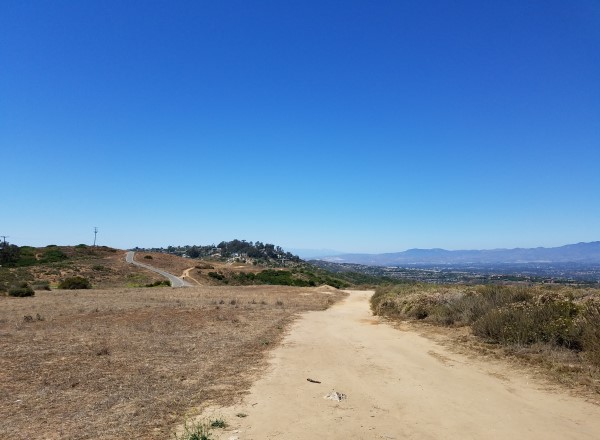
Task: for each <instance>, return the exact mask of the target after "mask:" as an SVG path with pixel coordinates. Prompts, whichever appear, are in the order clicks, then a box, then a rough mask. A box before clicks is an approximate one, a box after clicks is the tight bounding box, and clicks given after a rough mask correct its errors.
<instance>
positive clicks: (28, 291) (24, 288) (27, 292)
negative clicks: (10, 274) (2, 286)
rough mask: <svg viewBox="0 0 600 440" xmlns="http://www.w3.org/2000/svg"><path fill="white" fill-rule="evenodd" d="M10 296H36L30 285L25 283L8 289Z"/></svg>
mask: <svg viewBox="0 0 600 440" xmlns="http://www.w3.org/2000/svg"><path fill="white" fill-rule="evenodd" d="M8 294H9V295H10V296H16V297H25V296H33V295H35V292H34V291H33V289H32V288H31V287H30V286H29V284H27V283H25V282H23V283H19V284H18V285H16V286H13V287H11V288H10V289H8Z"/></svg>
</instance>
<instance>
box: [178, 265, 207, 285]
mask: <svg viewBox="0 0 600 440" xmlns="http://www.w3.org/2000/svg"><path fill="white" fill-rule="evenodd" d="M195 268H196V267H190V268H189V269H186V270H184V271H183V273H182V274H181V278H182V279H189V280H192V281H193V282H194V283H196V284H197V285H198V286H201V285H202V283H201V282H200V281H198V280H197V279H196V278H194V277H193V276H191V275H190V272H191V271H192V270H194V269H195Z"/></svg>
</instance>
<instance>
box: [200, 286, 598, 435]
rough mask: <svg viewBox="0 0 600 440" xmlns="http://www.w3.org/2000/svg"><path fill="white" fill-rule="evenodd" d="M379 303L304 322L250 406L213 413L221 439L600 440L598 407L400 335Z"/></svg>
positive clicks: (350, 302) (352, 302) (353, 302)
mask: <svg viewBox="0 0 600 440" xmlns="http://www.w3.org/2000/svg"><path fill="white" fill-rule="evenodd" d="M370 294H371V292H351V293H350V296H349V297H348V298H347V299H345V300H344V301H343V302H342V303H340V304H338V305H335V306H334V307H332V308H330V309H329V310H327V311H325V312H311V313H308V314H306V315H304V316H303V317H302V318H301V319H300V320H299V321H297V322H296V323H295V324H294V326H293V327H292V329H291V332H290V334H289V335H288V336H287V337H286V339H285V341H284V343H283V345H282V346H280V347H278V348H277V349H275V350H274V352H273V356H272V359H271V364H270V368H269V371H268V372H267V373H266V374H265V375H264V376H263V377H262V378H261V379H259V380H258V381H257V382H256V383H255V384H254V386H253V387H252V389H251V391H250V395H248V396H247V398H246V399H245V400H244V402H242V404H240V405H237V406H234V407H229V408H209V409H207V410H206V411H205V412H204V414H203V415H202V418H203V419H205V420H206V419H208V418H214V417H222V418H224V419H225V420H226V421H227V422H228V423H229V425H230V426H229V427H228V428H227V429H226V430H225V432H219V431H218V430H217V431H216V438H218V439H230V440H234V439H239V440H249V439H254V440H259V439H260V440H264V439H285V440H293V439H303V440H304V439H307V438H326V439H349V438H353V439H510V438H514V439H517V438H518V439H544V440H547V439H561V440H564V439H579V440H581V439H600V407H599V406H596V405H594V404H592V403H588V402H586V401H584V400H582V399H579V398H575V397H572V396H569V395H567V394H563V393H558V392H555V391H550V390H548V389H546V388H547V387H546V388H545V387H544V386H543V385H542V384H541V382H537V381H534V380H532V378H528V377H524V376H523V374H522V373H521V374H519V373H518V372H515V371H514V370H512V369H510V368H509V367H508V366H506V365H505V364H503V363H502V362H497V363H490V362H487V361H485V360H482V359H471V358H468V357H465V356H462V355H458V354H456V353H452V352H450V351H448V350H447V349H445V348H444V347H442V346H440V345H438V344H436V343H435V342H433V341H431V340H429V339H427V338H425V337H423V336H420V335H418V334H416V333H414V332H409V331H399V330H397V329H394V328H392V327H391V326H389V325H388V324H385V323H383V322H381V321H380V320H379V319H378V318H374V317H372V316H371V313H370V311H369V306H368V298H369V296H370ZM307 378H311V379H315V380H319V381H321V383H320V384H315V383H311V382H308V381H307V380H306V379H307ZM331 390H336V391H338V392H341V393H344V394H346V395H347V399H346V400H342V401H341V402H335V401H331V400H326V399H324V396H325V395H326V394H328V393H329V392H330V391H331ZM240 413H243V414H247V417H244V418H240V417H236V414H240Z"/></svg>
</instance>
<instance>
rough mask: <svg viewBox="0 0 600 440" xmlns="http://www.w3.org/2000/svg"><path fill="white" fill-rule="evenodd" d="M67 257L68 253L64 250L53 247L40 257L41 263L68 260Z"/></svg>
mask: <svg viewBox="0 0 600 440" xmlns="http://www.w3.org/2000/svg"><path fill="white" fill-rule="evenodd" d="M47 247H49V246H47ZM67 258H68V257H67V255H66V254H65V253H64V252H63V251H61V250H60V249H57V248H55V247H52V248H51V249H48V250H46V251H45V252H44V253H43V254H42V257H41V258H40V259H39V263H57V262H59V261H63V260H66V259H67Z"/></svg>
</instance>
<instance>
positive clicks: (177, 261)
mask: <svg viewBox="0 0 600 440" xmlns="http://www.w3.org/2000/svg"><path fill="white" fill-rule="evenodd" d="M147 256H150V257H152V258H145V257H147ZM134 258H135V261H138V262H140V263H144V264H148V265H150V266H154V267H158V268H160V269H162V270H166V271H167V272H170V273H172V274H173V275H176V276H178V277H179V276H181V275H182V274H183V272H184V271H185V270H186V269H189V268H192V267H194V265H195V264H196V263H197V261H198V260H192V259H190V258H183V257H179V256H177V255H171V254H165V253H161V252H136V253H135V257H134Z"/></svg>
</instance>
